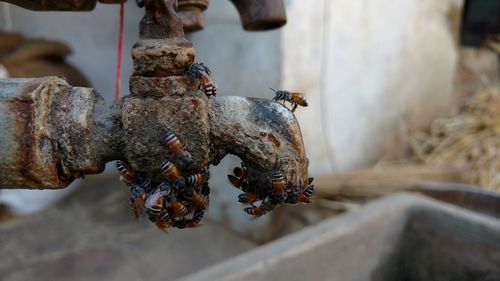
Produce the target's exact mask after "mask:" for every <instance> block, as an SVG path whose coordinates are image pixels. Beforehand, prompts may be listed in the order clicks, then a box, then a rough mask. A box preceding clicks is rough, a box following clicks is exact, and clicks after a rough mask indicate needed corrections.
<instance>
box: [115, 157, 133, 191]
mask: <svg viewBox="0 0 500 281" xmlns="http://www.w3.org/2000/svg"><path fill="white" fill-rule="evenodd" d="M116 169H118V172H119V173H120V180H121V181H123V182H124V183H126V184H128V185H130V184H132V183H133V182H134V181H135V180H136V175H135V173H134V171H133V170H132V169H131V168H130V167H129V166H128V165H127V163H125V162H123V161H122V160H118V161H116Z"/></svg>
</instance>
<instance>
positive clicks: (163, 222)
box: [155, 209, 173, 230]
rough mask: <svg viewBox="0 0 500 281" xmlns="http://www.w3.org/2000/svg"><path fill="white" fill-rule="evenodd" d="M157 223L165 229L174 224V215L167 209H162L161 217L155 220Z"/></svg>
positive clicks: (157, 225) (160, 227)
mask: <svg viewBox="0 0 500 281" xmlns="http://www.w3.org/2000/svg"><path fill="white" fill-rule="evenodd" d="M155 225H156V227H158V228H159V229H161V230H165V229H167V228H169V227H171V226H172V225H173V223H172V217H171V216H170V214H169V212H168V211H167V210H166V209H163V210H162V211H161V213H160V215H159V217H158V218H157V219H156V221H155Z"/></svg>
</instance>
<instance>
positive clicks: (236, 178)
mask: <svg viewBox="0 0 500 281" xmlns="http://www.w3.org/2000/svg"><path fill="white" fill-rule="evenodd" d="M247 176H248V174H247V169H246V167H245V164H244V163H243V162H242V163H241V167H235V168H234V169H233V175H227V178H228V180H229V182H230V183H231V184H232V185H233V186H234V187H236V188H239V189H241V190H243V191H245V192H246V191H247V190H248V180H247Z"/></svg>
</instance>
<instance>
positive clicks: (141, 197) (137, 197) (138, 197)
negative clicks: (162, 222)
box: [130, 181, 149, 218]
mask: <svg viewBox="0 0 500 281" xmlns="http://www.w3.org/2000/svg"><path fill="white" fill-rule="evenodd" d="M143 185H144V184H143ZM143 185H139V184H135V183H133V184H131V187H130V207H131V209H132V212H133V213H134V215H135V216H136V217H137V218H138V217H139V216H140V215H141V214H142V210H143V207H144V203H145V202H146V191H145V188H144V187H143ZM146 185H149V181H147V183H146Z"/></svg>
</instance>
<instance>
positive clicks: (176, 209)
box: [170, 197, 189, 218]
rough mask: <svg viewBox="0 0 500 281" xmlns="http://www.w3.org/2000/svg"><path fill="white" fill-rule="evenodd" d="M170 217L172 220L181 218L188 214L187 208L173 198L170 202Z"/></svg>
mask: <svg viewBox="0 0 500 281" xmlns="http://www.w3.org/2000/svg"><path fill="white" fill-rule="evenodd" d="M170 209H171V215H172V217H174V218H177V217H183V216H185V215H187V214H188V213H189V210H188V208H187V207H186V206H185V205H184V204H182V203H181V202H179V201H178V200H177V199H176V198H175V197H173V198H172V201H171V202H170Z"/></svg>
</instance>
